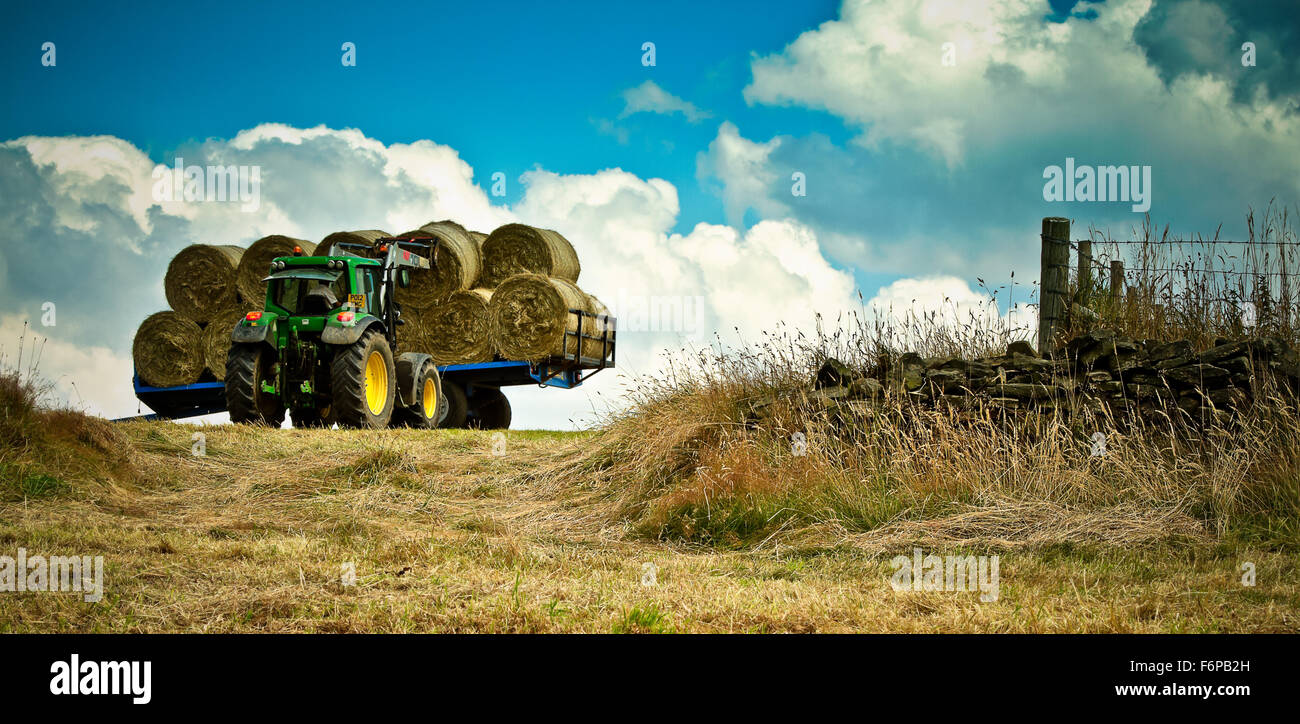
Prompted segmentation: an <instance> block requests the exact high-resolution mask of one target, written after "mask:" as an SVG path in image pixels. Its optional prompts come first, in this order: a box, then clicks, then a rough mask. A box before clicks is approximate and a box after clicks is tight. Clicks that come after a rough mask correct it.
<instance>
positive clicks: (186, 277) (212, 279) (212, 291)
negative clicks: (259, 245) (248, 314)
mask: <svg viewBox="0 0 1300 724" xmlns="http://www.w3.org/2000/svg"><path fill="white" fill-rule="evenodd" d="M243 254H244V250H243V249H241V248H240V247H238V246H213V245H210V244H192V245H190V246H187V247H185V248H184V249H181V252H180V253H179V254H177V255H176V256H174V257H172V260H171V263H170V264H168V265H167V275H166V276H165V277H163V290H164V292H165V293H166V295H167V304H168V305H169V306H170V307H171V308H172V311H174V312H176V313H177V314H180V315H182V316H185V317H188V318H189V319H191V320H193V321H195V322H198V323H199V324H202V323H204V322H206V321H208V320H209V319H212V317H213V316H214V315H216V314H217V313H218V312H221V311H222V310H224V309H227V308H229V307H232V306H234V305H235V304H236V298H235V295H236V290H235V271H236V269H238V268H239V260H240V257H242V256H243Z"/></svg>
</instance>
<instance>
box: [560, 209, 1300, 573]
mask: <svg viewBox="0 0 1300 724" xmlns="http://www.w3.org/2000/svg"><path fill="white" fill-rule="evenodd" d="M1249 228H1250V229H1251V237H1250V238H1251V240H1253V241H1254V242H1255V243H1254V245H1253V246H1251V245H1233V248H1232V249H1231V250H1220V249H1218V248H1216V247H1215V246H1214V242H1213V241H1208V242H1202V241H1200V240H1197V241H1196V242H1195V245H1199V247H1200V248H1199V250H1197V251H1194V252H1193V253H1192V254H1191V255H1190V256H1189V257H1187V258H1186V259H1183V260H1182V261H1179V260H1177V259H1176V258H1175V257H1174V256H1173V255H1174V252H1175V249H1176V248H1179V247H1180V246H1185V245H1177V244H1172V243H1168V241H1167V239H1165V238H1164V235H1165V232H1162V238H1160V239H1157V238H1156V234H1155V232H1154V230H1153V229H1152V227H1150V226H1149V225H1148V226H1146V227H1144V229H1143V232H1142V236H1141V237H1140V239H1139V242H1140V243H1137V244H1134V245H1132V246H1131V247H1129V248H1130V250H1131V251H1133V252H1134V253H1133V256H1132V257H1131V259H1130V263H1129V265H1128V271H1129V279H1130V281H1129V283H1128V285H1127V286H1126V290H1125V294H1124V296H1123V297H1122V298H1121V299H1120V303H1111V302H1110V297H1109V295H1108V294H1107V293H1106V290H1105V289H1104V288H1103V287H1099V286H1097V285H1095V284H1094V285H1093V287H1091V288H1089V289H1087V290H1079V289H1078V286H1077V278H1076V280H1075V282H1076V288H1075V291H1076V292H1078V293H1079V296H1078V297H1077V298H1078V299H1080V300H1083V301H1085V302H1088V303H1089V304H1090V306H1091V307H1092V308H1093V309H1096V310H1097V311H1098V313H1099V314H1100V316H1101V319H1100V321H1095V322H1093V323H1092V326H1107V327H1110V328H1115V329H1118V330H1119V331H1120V332H1121V333H1125V334H1129V335H1131V336H1134V337H1136V338H1139V339H1141V338H1152V339H1162V340H1171V339H1180V338H1188V339H1191V340H1193V342H1194V344H1196V345H1197V346H1198V347H1202V348H1203V347H1207V346H1210V345H1212V344H1213V342H1214V339H1215V338H1216V337H1218V336H1241V335H1244V334H1277V335H1280V336H1283V337H1284V338H1286V339H1288V340H1291V341H1293V342H1294V341H1296V327H1295V320H1294V315H1293V314H1291V313H1290V312H1287V313H1283V312H1281V311H1280V309H1281V307H1282V306H1284V305H1286V304H1290V303H1291V302H1290V300H1291V299H1294V296H1292V295H1293V294H1294V290H1295V289H1297V288H1298V287H1296V286H1295V285H1294V284H1293V283H1292V281H1291V277H1290V276H1289V275H1290V273H1291V270H1294V269H1296V266H1295V263H1294V259H1293V252H1294V249H1292V248H1291V247H1289V246H1285V245H1283V244H1282V242H1286V243H1294V240H1295V237H1294V235H1293V234H1292V233H1291V232H1290V231H1289V227H1288V225H1287V216H1286V215H1285V213H1281V214H1279V213H1277V212H1275V211H1273V210H1272V209H1270V210H1269V211H1268V212H1267V213H1266V214H1265V218H1264V224H1263V225H1262V227H1261V228H1260V230H1259V233H1258V234H1257V233H1256V224H1255V221H1254V218H1253V215H1252V217H1251V219H1250V224H1249ZM1229 251H1230V252H1231V254H1232V256H1231V258H1229V256H1228V254H1229ZM1098 252H1102V256H1103V258H1104V255H1105V253H1107V250H1106V249H1105V247H1103V246H1102V245H1100V244H1099V245H1098V246H1094V254H1095V255H1096V254H1097V253H1098ZM1112 253H1115V254H1118V253H1119V252H1118V245H1114V249H1113V250H1112ZM1225 265H1229V266H1230V265H1236V266H1237V268H1239V270H1241V271H1250V272H1251V273H1253V274H1255V275H1256V276H1255V277H1243V276H1238V275H1224V274H1219V273H1217V272H1219V271H1222V270H1223V269H1224V268H1226V267H1225ZM1167 270H1175V271H1167ZM1266 272H1267V274H1266ZM1269 274H1276V275H1277V276H1269ZM1252 278H1253V279H1255V280H1256V281H1258V280H1266V279H1276V280H1280V281H1278V282H1276V283H1274V284H1272V286H1270V285H1269V284H1267V283H1264V282H1262V281H1259V283H1254V282H1252V281H1251V279H1252ZM1002 289H1003V290H1006V291H1007V292H1008V293H1010V291H1011V290H1013V289H1014V287H1003V288H1002ZM991 299H992V301H991V302H990V303H991V304H992V305H995V306H996V305H998V303H999V300H997V299H996V295H991ZM1223 300H1227V301H1223ZM1243 305H1249V307H1250V308H1252V309H1254V310H1255V315H1256V316H1255V317H1254V319H1253V320H1252V321H1253V323H1252V324H1244V323H1243V321H1242V319H1241V310H1242V309H1244V308H1246V306H1243ZM1008 306H1010V305H1009V304H1008V303H1007V302H1002V306H1001V308H1003V309H1005V308H1007V307H1008ZM952 311H953V313H950V314H936V313H935V312H929V313H926V314H911V315H906V314H904V315H892V316H891V317H890V319H888V320H887V319H884V318H881V317H875V318H871V319H867V318H866V317H863V318H862V319H852V320H848V321H847V323H846V322H845V320H836V323H835V324H834V325H830V326H831V327H832V329H833V330H835V331H833V332H831V333H827V334H819V335H817V336H815V337H809V336H805V335H802V334H799V333H793V332H789V331H777V332H774V333H771V334H768V335H765V336H764V337H763V339H761V340H760V341H759V342H757V343H755V344H753V345H750V346H748V347H746V348H743V349H735V348H729V347H725V346H723V345H720V344H719V345H715V346H714V347H711V348H710V349H708V350H703V351H697V352H695V353H694V356H693V357H692V358H690V359H689V360H688V361H687V362H686V363H684V364H674V365H671V366H670V367H668V368H667V370H666V371H665V372H664V373H662V374H659V375H652V376H647V377H643V378H640V379H639V380H638V381H637V384H635V385H632V387H633V389H635V390H636V391H637V392H636V400H635V404H634V405H632V406H631V407H630V409H628V410H626V411H624V412H621V413H617V414H614V415H613V416H612V417H611V418H610V419H609V420H608V421H607V425H606V428H605V430H604V432H603V433H602V434H601V435H600V436H599V437H598V439H597V442H596V444H595V445H594V446H593V449H592V451H591V452H590V453H589V454H587V455H584V456H582V457H581V458H579V459H577V460H574V461H569V462H566V463H564V467H563V471H564V474H565V475H566V476H577V477H578V478H579V479H581V480H583V481H585V482H586V484H589V485H591V486H592V487H593V488H595V489H597V490H601V491H603V492H604V494H605V495H606V496H607V497H608V498H609V500H610V501H611V505H612V508H611V509H612V511H613V514H614V515H615V516H616V517H618V518H621V519H623V520H625V521H628V522H630V523H631V524H632V525H633V526H634V527H635V528H636V529H637V530H638V531H640V532H641V533H642V534H644V535H647V536H650V537H655V538H661V539H670V540H677V541H683V542H690V543H702V544H708V545H721V546H732V547H748V546H761V545H764V544H767V543H768V542H769V541H772V542H782V541H784V542H786V543H791V542H793V543H800V542H804V543H810V544H811V543H814V542H815V543H816V544H818V545H825V544H828V543H829V544H837V543H844V544H853V545H862V546H867V547H881V548H886V547H889V546H896V545H897V544H899V543H900V542H930V543H953V542H957V543H962V544H968V545H986V546H999V547H1015V546H1023V545H1044V544H1060V543H1066V544H1070V543H1086V542H1103V543H1111V544H1118V545H1132V544H1142V543H1147V542H1154V541H1167V540H1170V539H1176V540H1188V541H1197V542H1211V541H1216V540H1217V541H1223V540H1226V539H1228V538H1234V539H1249V540H1252V541H1255V542H1260V541H1263V542H1267V543H1270V544H1276V545H1283V546H1294V545H1295V544H1296V543H1298V542H1300V413H1298V411H1297V407H1296V401H1295V399H1294V398H1293V397H1291V396H1289V395H1287V394H1284V393H1280V392H1279V393H1277V394H1272V393H1270V394H1264V395H1260V396H1259V397H1260V399H1258V400H1257V403H1256V404H1255V406H1254V407H1253V408H1251V410H1250V411H1249V412H1248V413H1247V414H1244V415H1239V416H1235V417H1231V418H1227V417H1225V418H1224V419H1221V420H1218V421H1216V422H1211V423H1209V424H1208V425H1207V424H1197V425H1195V426H1191V425H1188V424H1186V422H1185V421H1183V420H1181V419H1179V418H1178V417H1177V416H1163V415H1151V416H1139V415H1133V416H1129V417H1126V418H1125V419H1114V418H1112V417H1111V416H1110V413H1109V412H1107V411H1097V412H1094V413H1091V414H1083V415H1080V414H1071V415H1069V416H1067V415H1065V414H1063V413H1056V412H1047V413H1042V414H1033V415H1022V416H1007V415H1000V414H996V411H995V410H992V409H983V410H981V409H975V410H968V411H964V412H962V413H960V414H958V413H955V412H953V411H951V410H948V411H944V410H933V409H922V408H919V407H916V406H913V405H911V404H910V403H908V402H907V401H906V400H904V399H902V398H898V397H895V398H890V399H889V400H888V401H887V402H886V403H885V404H884V405H867V404H866V403H860V404H859V403H852V404H849V405H838V406H835V407H834V408H833V409H831V410H827V409H825V406H824V405H822V404H820V403H818V404H813V403H811V402H810V401H809V399H808V396H807V395H806V394H804V391H806V389H807V388H808V386H809V384H810V381H811V378H812V376H813V374H814V371H815V370H816V369H817V367H818V365H820V364H821V362H822V361H823V360H825V359H826V358H828V357H835V358H837V359H840V360H842V361H844V362H846V363H847V364H848V365H849V366H850V367H854V368H857V369H859V370H863V371H868V372H869V371H873V370H876V369H878V368H879V366H880V365H881V364H883V363H884V361H885V360H886V359H887V358H888V357H890V356H892V355H896V354H898V353H899V352H901V351H916V352H919V353H920V354H922V355H923V356H926V357H934V356H944V355H960V356H966V357H972V356H980V355H987V354H991V353H1000V352H1002V351H1003V350H1004V349H1005V346H1006V344H1007V342H1009V341H1011V340H1014V339H1025V338H1027V337H1029V336H1030V333H1031V330H1027V329H1025V328H1024V327H1023V326H1018V325H1017V324H1016V323H1015V322H1014V320H1012V319H1009V318H1008V317H1007V316H1005V315H1002V314H996V313H993V314H990V313H988V312H987V310H952ZM1072 321H1073V322H1074V324H1075V326H1074V328H1072V329H1067V333H1072V332H1078V331H1082V329H1083V328H1084V325H1083V320H1080V319H1077V318H1076V319H1075V320H1072ZM773 401H775V402H773ZM760 402H766V403H771V404H766V405H765V406H764V408H763V413H762V414H761V415H755V414H754V413H753V410H754V405H755V403H760ZM1097 433H1101V435H1102V436H1103V439H1104V442H1103V443H1102V444H1103V445H1104V450H1099V449H1098V441H1097V438H1096V437H1095V435H1096V434H1097Z"/></svg>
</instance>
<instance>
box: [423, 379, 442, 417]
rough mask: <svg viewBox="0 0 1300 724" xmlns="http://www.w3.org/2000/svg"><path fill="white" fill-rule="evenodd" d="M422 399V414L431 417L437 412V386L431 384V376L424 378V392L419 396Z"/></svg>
mask: <svg viewBox="0 0 1300 724" xmlns="http://www.w3.org/2000/svg"><path fill="white" fill-rule="evenodd" d="M420 399H421V400H423V401H424V416H425V417H427V418H429V419H430V420H432V419H433V416H434V415H436V414H438V388H437V387H434V386H433V378H432V377H426V378H424V394H423V395H422V396H421V397H420Z"/></svg>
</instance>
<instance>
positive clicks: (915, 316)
mask: <svg viewBox="0 0 1300 724" xmlns="http://www.w3.org/2000/svg"><path fill="white" fill-rule="evenodd" d="M1004 309H1005V311H1003V310H1004ZM866 316H867V318H868V319H878V320H881V321H883V322H885V323H887V324H889V325H890V326H891V327H893V328H894V329H896V330H897V331H898V336H899V338H900V339H908V338H909V337H912V336H914V334H913V333H914V332H915V331H916V329H917V325H918V323H920V327H921V328H923V329H925V330H926V331H927V332H929V333H933V332H934V331H935V330H949V331H953V332H961V334H960V335H959V336H962V337H969V336H970V333H971V332H974V331H994V332H1002V331H1006V332H1009V333H1010V334H1011V336H1012V337H1015V338H1019V339H1029V338H1031V337H1032V335H1033V333H1034V331H1035V330H1036V329H1037V327H1038V308H1037V307H1036V306H1031V305H1029V304H1027V303H1026V302H1025V301H1020V302H1017V301H1016V300H1015V299H1011V298H1007V299H1003V300H998V299H997V298H996V297H995V296H994V294H993V293H992V292H989V291H976V290H974V289H972V288H971V287H970V284H969V283H968V282H967V281H965V280H964V279H959V278H957V277H954V276H931V277H921V278H908V279H899V280H897V281H895V282H893V283H891V284H889V285H887V286H885V287H882V288H881V289H880V291H878V292H876V294H875V296H873V297H872V298H871V299H869V300H868V301H867V303H866Z"/></svg>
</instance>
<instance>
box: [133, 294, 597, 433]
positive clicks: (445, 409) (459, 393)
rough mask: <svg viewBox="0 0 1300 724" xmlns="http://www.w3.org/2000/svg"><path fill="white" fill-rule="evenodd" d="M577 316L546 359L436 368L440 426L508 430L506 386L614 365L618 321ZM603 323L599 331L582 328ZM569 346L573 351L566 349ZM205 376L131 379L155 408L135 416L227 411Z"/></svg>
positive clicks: (578, 375)
mask: <svg viewBox="0 0 1300 724" xmlns="http://www.w3.org/2000/svg"><path fill="white" fill-rule="evenodd" d="M570 311H571V312H572V313H573V314H575V315H576V317H577V319H578V325H577V329H575V330H569V331H566V333H565V339H564V347H563V349H564V353H563V354H560V355H557V356H556V357H554V358H552V359H549V360H547V361H544V362H538V363H534V362H525V361H519V360H505V359H496V360H494V361H491V362H479V363H475V364H458V365H443V366H440V367H438V368H437V369H438V375H439V377H440V378H441V383H442V395H441V399H440V404H439V408H438V427H444V428H457V427H482V428H488V429H504V428H507V427H509V426H510V403H509V401H508V400H507V399H506V397H505V395H504V394H503V393H502V392H501V388H503V387H513V386H518V385H538V386H540V387H559V388H561V389H566V390H567V389H572V388H574V387H577V386H579V385H581V384H582V383H583V382H585V381H586V379H587V378H588V377H590V376H591V375H593V374H595V373H597V372H599V371H600V370H603V369H605V368H607V367H613V366H614V362H615V352H616V345H615V342H616V332H615V328H616V326H617V325H616V321H615V319H614V318H613V317H610V316H607V315H592V314H591V313H589V312H586V311H580V310H577V309H574V310H570ZM596 322H599V325H598V328H600V329H602V330H603V331H602V332H601V333H600V334H598V335H593V334H589V333H588V332H587V331H586V330H584V329H583V327H584V326H588V328H590V326H591V325H592V324H593V323H596ZM583 338H586V339H588V340H594V341H596V342H598V343H600V345H601V351H602V354H601V356H600V357H586V356H583V355H581V354H580V353H579V352H580V351H581V349H582V347H581V345H580V344H579V341H580V340H581V339H583ZM568 350H575V351H574V352H572V353H571V352H568ZM207 377H208V379H206V380H203V379H201V380H200V381H199V382H196V383H195V384H192V385H181V386H179V387H152V386H150V385H148V384H146V383H145V382H144V381H143V380H141V379H140V376H139V375H138V374H137V375H135V376H134V378H133V379H132V384H133V385H134V387H135V396H136V398H137V399H139V400H140V402H142V403H144V405H146V406H148V407H149V409H151V410H153V413H152V414H145V415H140V416H138V417H135V418H125V419H146V420H176V419H183V418H187V417H198V416H200V415H211V414H215V413H219V412H225V411H226V385H225V383H224V382H223V381H221V380H217V379H213V378H212V375H211V374H210V373H209V374H207Z"/></svg>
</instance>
